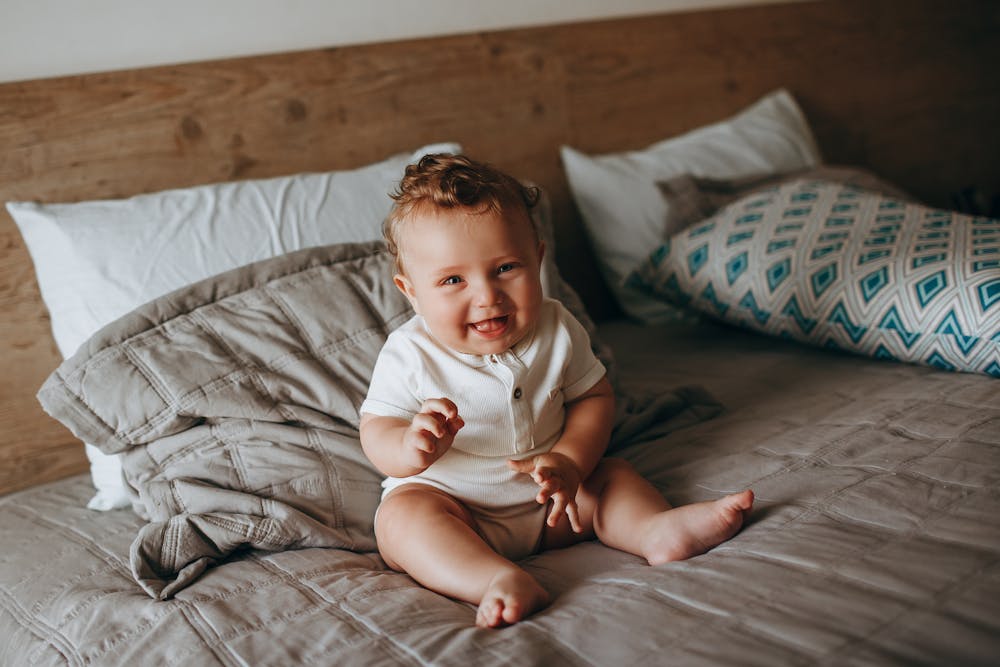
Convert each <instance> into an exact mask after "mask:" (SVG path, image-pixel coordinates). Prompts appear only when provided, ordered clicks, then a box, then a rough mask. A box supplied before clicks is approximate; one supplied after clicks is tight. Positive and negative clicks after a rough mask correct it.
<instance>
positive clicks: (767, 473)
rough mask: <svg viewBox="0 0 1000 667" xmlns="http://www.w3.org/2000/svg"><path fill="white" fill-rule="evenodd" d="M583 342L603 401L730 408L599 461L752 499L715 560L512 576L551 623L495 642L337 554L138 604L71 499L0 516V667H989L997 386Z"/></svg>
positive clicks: (640, 334)
mask: <svg viewBox="0 0 1000 667" xmlns="http://www.w3.org/2000/svg"><path fill="white" fill-rule="evenodd" d="M601 333H602V335H603V337H604V340H605V341H606V342H608V343H609V344H610V345H611V346H612V348H613V349H614V350H615V351H616V354H617V357H618V362H619V366H620V368H619V373H620V377H621V381H622V383H623V384H626V385H629V386H632V387H635V388H637V389H642V388H648V387H651V386H660V384H661V383H663V382H666V383H668V384H673V385H681V384H690V383H694V382H699V383H703V384H704V385H705V386H706V387H707V388H708V390H709V391H711V392H712V393H713V394H715V395H716V396H718V397H719V399H720V400H721V401H722V402H723V403H724V404H725V405H726V411H725V412H724V413H723V414H722V415H720V416H718V417H716V418H715V419H712V420H708V421H703V422H701V423H698V424H694V425H692V426H689V427H687V428H682V429H678V430H674V431H672V432H670V433H668V434H666V435H660V434H657V433H656V429H655V428H653V429H647V430H646V431H645V434H646V436H647V437H640V438H637V441H636V442H635V443H634V444H632V445H631V446H629V447H627V448H626V449H624V450H623V451H622V452H621V454H622V455H623V456H626V457H627V458H629V459H630V460H631V461H633V462H634V464H635V465H636V466H637V467H638V468H639V469H640V470H642V471H643V472H644V473H645V474H646V475H647V476H649V477H650V478H651V479H652V480H653V481H654V482H655V483H656V484H657V485H658V487H659V488H660V489H661V490H662V491H663V492H664V494H665V495H666V496H667V497H668V498H669V499H670V500H671V501H673V502H675V503H685V502H690V501H693V500H700V499H706V498H712V497H716V496H718V495H720V494H722V493H725V492H727V491H733V490H736V489H740V488H743V487H745V486H750V487H752V488H753V489H754V490H755V491H756V492H757V498H758V503H757V506H756V509H755V510H754V513H753V515H752V517H751V520H750V522H749V524H748V525H747V526H746V527H745V528H744V530H743V531H742V532H741V533H739V534H738V535H737V536H736V537H735V538H734V539H732V540H731V541H729V542H727V543H725V544H724V545H722V546H720V547H718V548H716V549H714V550H712V551H710V552H709V553H707V554H705V555H703V556H699V557H696V558H693V559H691V560H688V561H685V562H680V563H671V564H666V565H661V566H657V567H649V566H647V565H645V564H643V563H642V562H641V561H640V560H639V559H638V558H635V557H633V556H629V555H627V554H623V553H620V552H616V551H613V550H611V549H608V548H606V547H604V546H601V545H599V544H596V543H587V544H582V545H578V546H576V547H573V548H571V549H566V550H562V551H554V552H549V553H543V554H540V555H537V556H534V557H532V558H530V559H528V560H527V561H525V567H526V568H527V569H528V570H529V571H531V572H532V573H533V574H534V575H535V576H536V577H538V579H539V580H540V581H541V582H542V583H543V584H544V585H545V586H546V588H547V589H548V590H549V591H551V592H552V594H553V596H554V602H553V604H552V605H551V606H550V607H549V608H547V609H545V610H543V611H541V612H540V613H538V614H536V615H535V616H533V617H531V618H530V619H529V620H527V621H525V622H523V623H521V624H518V625H516V626H514V627H511V628H506V629H503V630H499V631H487V630H479V629H476V628H474V627H473V623H474V618H475V610H474V609H473V608H472V607H470V606H469V605H466V604H463V603H459V602H455V601H452V600H449V599H447V598H444V597H441V596H439V595H435V594H433V593H430V592H428V591H426V590H423V589H421V588H420V587H419V586H417V585H416V584H415V583H414V582H413V581H412V580H411V579H409V578H408V577H407V576H405V575H402V574H398V573H395V572H392V571H390V570H387V569H386V568H385V566H384V564H383V563H382V562H381V560H380V559H379V558H378V557H377V556H376V555H374V554H371V553H358V552H353V551H348V550H344V549H331V548H303V549H295V550H286V551H277V552H267V551H261V550H253V551H245V552H242V553H240V554H237V555H234V556H233V557H231V558H230V559H228V560H226V561H225V562H222V563H220V564H219V565H217V566H216V567H212V568H209V569H207V570H206V571H205V572H204V574H203V575H202V576H201V578H199V579H198V580H197V581H195V582H194V583H193V584H192V585H190V586H189V587H187V588H185V589H182V590H180V591H178V592H177V594H176V595H175V597H173V598H172V599H170V600H166V601H161V602H157V601H153V600H151V599H150V598H149V597H148V596H147V595H146V594H145V593H144V592H143V591H142V590H141V589H140V588H139V587H138V586H137V585H136V583H135V581H134V580H133V576H132V572H131V569H130V567H129V558H128V552H129V546H130V544H131V543H132V541H133V539H134V537H135V534H136V531H137V530H138V529H139V528H140V527H141V526H142V525H143V521H142V520H141V519H139V518H138V517H136V516H135V515H134V514H133V513H132V512H130V511H127V510H124V511H118V512H111V513H98V512H92V511H89V510H87V509H84V504H85V502H86V500H87V498H88V497H89V495H90V493H91V489H90V486H89V480H87V479H85V478H83V477H78V478H74V479H71V480H67V481H64V482H58V483H55V484H50V485H48V486H44V487H40V488H37V489H33V490H30V491H25V492H21V493H17V494H13V495H10V496H7V497H5V498H3V499H0V510H2V511H0V531H2V533H0V534H2V535H3V551H2V554H0V637H3V639H4V641H3V642H2V643H0V664H3V665H22V664H43V665H64V664H70V665H84V664H100V665H143V664H149V665H216V664H218V665H294V664H308V665H342V664H366V665H455V666H460V667H467V666H468V665H509V664H519V665H546V666H548V665H723V664H731V665H762V666H767V667H773V666H774V665H838V666H839V665H901V664H905V665H994V664H997V657H998V656H1000V488H998V486H1000V485H998V482H1000V383H998V382H997V380H994V379H992V378H989V377H986V376H979V375H970V374H954V373H947V372H943V371H939V370H934V369H929V368H921V367H916V366H909V365H904V364H897V363H891V362H881V361H872V360H868V359H864V358H860V357H855V356H846V355H841V354H837V353H833V352H829V351H824V350H818V349H812V348H807V347H803V346H800V345H798V344H794V343H788V342H783V341H776V340H771V339H768V338H764V337H760V336H755V335H752V334H747V333H742V332H738V331H735V330H731V329H724V328H718V327H712V326H702V327H698V328H695V329H691V330H687V329H664V328H640V327H635V326H631V325H628V324H613V325H607V326H604V327H602V329H601Z"/></svg>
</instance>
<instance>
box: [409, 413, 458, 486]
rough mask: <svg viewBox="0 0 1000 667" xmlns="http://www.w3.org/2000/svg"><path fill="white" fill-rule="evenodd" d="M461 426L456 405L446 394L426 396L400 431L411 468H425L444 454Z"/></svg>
mask: <svg viewBox="0 0 1000 667" xmlns="http://www.w3.org/2000/svg"><path fill="white" fill-rule="evenodd" d="M463 426H465V422H464V421H462V418H461V417H460V416H459V414H458V407H457V406H456V405H455V404H454V403H452V402H451V401H450V400H448V399H447V398H429V399H427V400H426V401H424V402H423V404H422V405H421V406H420V412H418V413H417V414H416V416H414V417H413V421H412V422H410V427H409V428H408V429H407V430H406V433H405V434H404V435H403V451H404V453H405V456H407V457H408V458H409V459H410V460H409V461H408V462H409V463H410V464H411V465H413V466H414V467H415V468H420V469H421V470H426V469H427V468H428V467H429V466H430V465H431V464H432V463H434V462H435V461H437V460H438V459H439V458H441V457H442V456H444V453H445V452H447V451H448V450H449V449H450V448H451V443H452V442H454V440H455V434H456V433H458V431H459V429H461V428H462V427H463Z"/></svg>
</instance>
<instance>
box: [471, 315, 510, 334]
mask: <svg viewBox="0 0 1000 667" xmlns="http://www.w3.org/2000/svg"><path fill="white" fill-rule="evenodd" d="M470 326H471V327H472V328H473V329H475V330H476V331H478V332H479V333H483V334H490V333H496V332H498V331H503V330H504V329H505V328H506V327H507V315H503V316H501V317H494V318H492V319H489V320H482V321H481V322H473V323H472V324H471V325H470Z"/></svg>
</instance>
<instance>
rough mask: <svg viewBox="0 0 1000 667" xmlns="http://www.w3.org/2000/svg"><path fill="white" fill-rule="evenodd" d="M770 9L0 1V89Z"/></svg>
mask: <svg viewBox="0 0 1000 667" xmlns="http://www.w3.org/2000/svg"><path fill="white" fill-rule="evenodd" d="M776 1H785V2H788V1H795V0H615V2H607V0H570V1H567V0H504V1H503V2H490V1H479V2H476V1H470V0H410V1H403V0H364V2H359V1H358V0H281V1H280V2H276V1H275V0H149V1H147V0H87V1H86V2H80V1H78V0H0V82H2V81H18V80H24V79H36V78H44V77H50V76H59V75H65V74H82V73H86V72H102V71H109V70H117V69H127V68H133V67H142V66H147V65H161V64H175V63H181V62H193V61H200V60H210V59H214V58H225V57H231V56H241V55H253V54H263V53H276V52H283V51H296V50H301V49H309V48H317V47H325V46H340V45H347V44H358V43H365V42H379V41H388V40H394V39H402V38H408V37H425V36H431V35H443V34H451V33H465V32H474V31H477V30H489V29H499V28H512V27H524V26H531V25H543V24H550V23H563V22H568V21H574V20H588V19H600V18H611V17H619V16H634V15H641V14H650V13H658V12H666V11H684V10H690V9H705V8H713V7H721V6H734V5H748V4H773V3H774V2H776ZM798 1H801V0H798Z"/></svg>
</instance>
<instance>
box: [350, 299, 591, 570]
mask: <svg viewBox="0 0 1000 667" xmlns="http://www.w3.org/2000/svg"><path fill="white" fill-rule="evenodd" d="M604 374H605V369H604V366H603V365H602V364H601V362H600V361H599V360H598V359H597V358H596V357H595V356H594V354H593V352H592V351H591V349H590V337H589V336H588V335H587V332H586V330H585V329H584V328H583V326H582V325H581V324H580V323H579V322H578V321H577V320H576V319H575V318H574V317H573V316H572V315H571V314H570V313H569V311H567V310H566V309H565V308H564V307H563V305H562V304H561V303H559V302H558V301H555V300H554V299H544V300H543V302H542V305H541V308H540V312H539V319H538V323H537V325H536V327H535V329H534V331H533V332H532V333H530V334H528V335H527V336H525V339H523V340H521V341H519V342H518V343H517V344H516V345H515V346H514V347H513V348H511V349H510V350H508V351H506V352H504V353H502V354H494V355H487V356H480V355H472V354H464V353H461V352H455V351H453V350H451V349H449V348H447V347H445V346H444V345H442V344H441V343H439V342H437V340H436V339H434V337H433V336H431V334H430V332H429V331H428V330H427V327H426V325H425V324H424V321H423V318H422V317H420V316H419V315H415V316H414V317H413V318H412V319H410V320H409V321H408V322H406V323H405V324H404V325H402V326H401V327H399V328H398V329H397V330H395V331H394V332H392V333H391V334H390V335H389V338H388V340H387V341H386V343H385V346H384V347H383V348H382V351H381V353H380V354H379V357H378V361H377V362H376V364H375V370H374V372H373V374H372V381H371V385H370V387H369V390H368V396H367V398H366V399H365V401H364V403H363V404H362V405H361V412H362V413H369V414H372V415H378V416H384V417H399V418H401V419H406V420H412V419H413V417H414V415H416V414H417V413H418V412H419V411H420V406H421V404H423V402H424V400H426V399H428V398H441V397H445V398H449V399H451V400H452V401H453V402H454V403H455V405H457V406H458V414H459V415H460V416H461V417H462V419H463V420H464V421H465V426H464V427H463V428H462V429H461V430H460V431H459V432H458V434H457V435H456V436H455V441H454V443H453V444H452V447H451V449H449V450H448V451H447V452H446V453H445V454H444V456H442V457H441V458H440V459H438V460H437V461H436V462H434V464H433V465H431V466H430V467H429V468H428V469H427V470H425V471H424V472H423V473H421V474H419V475H414V476H412V477H406V478H395V477H389V478H387V479H386V480H385V481H384V482H383V484H382V486H383V488H384V492H383V496H382V497H383V498H384V497H385V495H386V494H387V493H389V492H390V491H391V490H392V489H395V488H396V487H398V486H400V485H402V484H407V483H411V482H419V483H422V484H428V485H430V486H434V487H436V488H439V489H441V490H442V491H445V492H446V493H448V494H450V495H452V496H453V497H455V498H458V499H459V500H462V501H463V502H464V503H465V504H466V505H467V506H468V507H469V509H470V510H471V511H472V512H473V514H474V515H475V514H477V513H482V514H484V516H482V517H481V519H480V517H477V520H479V523H480V528H481V532H482V533H484V537H486V538H487V541H491V543H492V541H493V540H491V539H490V535H488V534H485V533H488V532H490V531H489V529H488V528H487V527H486V525H484V524H489V523H494V522H495V521H496V520H497V519H498V517H499V518H500V523H501V524H502V523H503V521H504V520H506V519H508V518H510V516H511V509H512V508H516V507H522V508H524V509H525V510H528V511H529V512H528V513H529V514H530V515H531V518H530V519H529V521H528V523H530V524H531V525H532V526H535V525H536V524H537V527H536V528H535V529H533V530H532V531H531V532H537V534H535V535H516V536H514V538H515V540H516V541H517V542H519V543H520V545H519V546H514V545H511V546H510V547H509V548H508V547H504V545H503V544H493V545H492V546H493V547H494V548H495V549H497V550H498V551H500V552H501V553H503V552H504V551H509V550H513V551H514V552H515V553H511V554H505V555H508V557H511V558H513V557H515V555H516V556H517V557H523V556H526V555H528V554H530V553H531V551H532V550H533V548H534V547H535V546H537V543H538V540H539V539H540V537H541V531H542V529H543V524H544V516H545V515H544V507H542V506H540V505H538V504H537V503H535V501H534V498H535V496H536V495H537V494H538V485H537V484H535V482H534V481H533V480H532V479H531V477H530V476H528V475H524V474H519V473H516V472H514V471H512V470H511V469H510V468H508V467H507V459H510V458H514V459H522V458H528V457H531V456H535V455H538V454H543V453H545V452H547V451H549V449H551V448H552V446H553V445H554V444H555V442H556V440H558V438H559V435H560V434H561V433H562V427H563V421H564V418H565V407H564V404H565V403H567V402H569V401H572V400H573V399H575V398H577V397H579V396H581V395H582V394H584V393H585V392H586V391H587V390H589V389H590V388H591V387H593V386H594V384H596V383H597V382H598V381H599V380H600V379H601V378H602V377H603V376H604ZM512 528H513V527H512ZM501 529H502V528H501ZM506 532H510V531H506ZM516 532H519V533H520V532H523V531H522V527H519V528H518V530H517V531H516ZM508 539H509V536H508V537H505V538H503V539H499V538H498V539H497V540H496V541H498V542H505V541H507V540H508ZM529 543H530V545H529ZM525 551H527V553H523V552H525Z"/></svg>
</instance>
